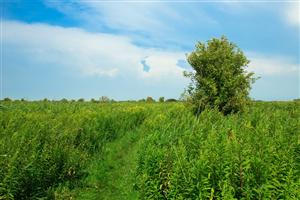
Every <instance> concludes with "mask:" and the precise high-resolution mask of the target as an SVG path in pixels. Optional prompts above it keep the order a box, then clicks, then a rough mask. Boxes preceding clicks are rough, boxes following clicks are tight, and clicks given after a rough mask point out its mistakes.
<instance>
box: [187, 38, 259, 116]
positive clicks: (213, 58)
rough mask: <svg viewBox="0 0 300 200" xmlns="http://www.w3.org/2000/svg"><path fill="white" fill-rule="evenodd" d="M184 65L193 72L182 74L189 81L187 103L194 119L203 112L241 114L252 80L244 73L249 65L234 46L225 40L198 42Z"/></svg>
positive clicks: (214, 39) (250, 75)
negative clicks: (189, 104)
mask: <svg viewBox="0 0 300 200" xmlns="http://www.w3.org/2000/svg"><path fill="white" fill-rule="evenodd" d="M187 61H188V62H189V64H190V65H191V66H192V68H193V69H194V71H193V72H185V74H184V75H185V76H186V77H190V78H191V81H192V82H191V84H190V85H189V87H188V89H187V93H188V94H189V98H188V99H189V100H190V103H191V104H192V106H193V108H194V112H195V113H196V114H197V115H199V113H200V112H202V111H203V110H205V108H217V109H218V110H219V111H221V112H222V113H224V114H230V113H236V112H239V111H241V110H243V108H244V106H245V105H246V103H247V101H248V100H249V97H248V94H249V90H250V86H251V83H253V82H254V81H255V78H253V75H254V74H253V73H248V72H247V71H246V69H245V68H246V67H247V65H248V64H249V62H250V61H249V60H248V59H247V57H246V56H245V55H244V53H243V52H242V51H241V50H240V49H239V48H238V47H237V46H236V45H235V44H234V43H232V42H229V41H228V39H227V38H226V37H225V36H222V37H221V38H220V39H216V38H213V39H211V40H209V41H207V43H202V42H198V43H197V45H196V49H195V50H194V51H193V52H192V53H190V54H189V55H188V57H187Z"/></svg>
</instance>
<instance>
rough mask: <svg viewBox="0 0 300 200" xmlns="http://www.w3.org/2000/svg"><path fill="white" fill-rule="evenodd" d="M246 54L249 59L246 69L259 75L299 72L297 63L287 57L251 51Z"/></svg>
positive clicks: (283, 74) (280, 74)
mask: <svg viewBox="0 0 300 200" xmlns="http://www.w3.org/2000/svg"><path fill="white" fill-rule="evenodd" d="M246 54H247V56H248V58H249V60H250V64H249V68H248V71H253V72H255V73H256V74H257V75H259V76H265V75H266V76H288V75H294V74H297V73H299V68H300V66H299V64H297V63H295V62H292V60H291V59H289V58H288V57H283V56H274V55H271V56H267V55H263V54H258V53H253V52H251V53H249V52H248V53H246Z"/></svg>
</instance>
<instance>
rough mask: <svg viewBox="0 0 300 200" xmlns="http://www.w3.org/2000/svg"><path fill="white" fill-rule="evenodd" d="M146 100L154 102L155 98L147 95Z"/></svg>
mask: <svg viewBox="0 0 300 200" xmlns="http://www.w3.org/2000/svg"><path fill="white" fill-rule="evenodd" d="M146 102H155V100H154V99H153V98H152V97H147V99H146Z"/></svg>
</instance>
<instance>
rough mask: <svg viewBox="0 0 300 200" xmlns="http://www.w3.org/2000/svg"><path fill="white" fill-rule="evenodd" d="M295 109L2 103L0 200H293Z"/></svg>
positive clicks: (298, 137)
mask: <svg viewBox="0 0 300 200" xmlns="http://www.w3.org/2000/svg"><path fill="white" fill-rule="evenodd" d="M299 106H300V104H299V102H298V101H294V102H252V103H250V104H249V105H248V106H247V107H246V108H245V112H243V113H237V114H233V115H227V116H224V115H223V114H222V113H220V112H219V111H218V110H217V109H216V110H204V111H203V112H202V113H201V115H200V116H199V117H198V118H197V117H195V116H194V115H193V113H192V112H191V111H190V110H188V109H187V108H186V107H185V105H184V103H181V102H175V103H149V102H136V103H111V102H108V103H92V102H83V101H82V102H65V101H62V102H50V101H40V102H26V101H18V102H16V101H2V102H1V106H0V116H1V117H0V199H300V124H299V118H300V111H299Z"/></svg>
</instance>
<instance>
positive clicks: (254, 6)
mask: <svg viewBox="0 0 300 200" xmlns="http://www.w3.org/2000/svg"><path fill="white" fill-rule="evenodd" d="M299 4H300V3H299V1H289V2H288V1H263V2H262V1H243V2H241V1H175V0H174V1H96V0H94V1H92V0H78V1H68V0H66V1H56V0H44V1H42V0H41V1H38V0H36V1H35V0H27V1H25V0H1V99H2V98H5V97H9V98H12V99H20V98H25V99H28V100H39V99H43V98H48V99H62V98H67V99H79V98H85V99H87V100H88V99H91V98H95V99H98V98H99V97H101V96H108V97H109V98H113V99H115V100H134V99H141V98H146V97H147V96H151V97H153V98H155V99H158V98H159V97H160V96H164V97H165V98H179V97H180V95H181V94H182V92H183V91H184V88H186V87H187V86H188V83H189V82H190V81H189V79H187V78H185V77H183V75H182V74H183V71H185V70H192V69H191V67H190V66H189V64H188V63H187V62H186V55H187V54H188V53H190V52H192V51H193V50H194V48H195V44H196V43H197V42H198V41H200V42H206V41H207V40H209V39H211V38H219V37H221V36H222V35H225V36H226V37H227V38H228V39H229V40H230V41H232V42H234V43H235V44H236V45H237V46H238V47H239V48H240V49H241V50H242V51H243V52H244V53H245V55H246V56H247V57H248V59H249V60H250V61H251V62H250V64H249V66H248V68H247V71H251V72H254V73H255V75H256V77H260V79H258V80H257V81H256V82H255V83H254V84H253V85H252V89H251V91H250V97H251V98H253V99H256V100H291V99H295V98H300V94H299V93H300V89H299V85H300V83H299V79H300V58H299V57H300V55H299V51H300V50H299V48H300V47H299V44H300V38H299V37H300V36H299V34H300V33H299V29H300V21H299V18H300V17H299V10H300V8H299V6H300V5H299Z"/></svg>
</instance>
